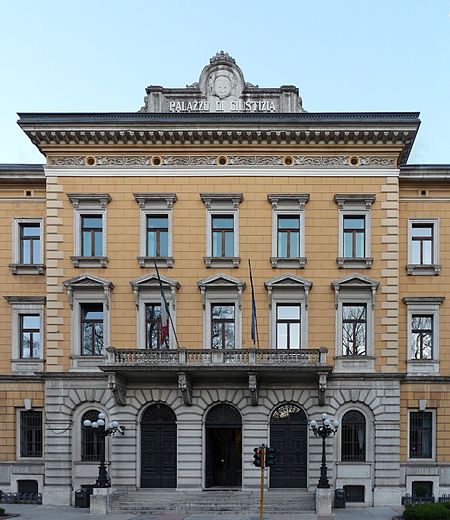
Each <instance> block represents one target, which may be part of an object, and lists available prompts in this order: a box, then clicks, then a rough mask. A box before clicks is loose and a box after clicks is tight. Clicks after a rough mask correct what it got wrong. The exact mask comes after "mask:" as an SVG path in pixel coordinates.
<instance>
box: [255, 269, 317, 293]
mask: <svg viewBox="0 0 450 520" xmlns="http://www.w3.org/2000/svg"><path fill="white" fill-rule="evenodd" d="M312 284H313V283H312V282H311V281H310V280H306V278H302V277H301V276H297V275H296V274H292V273H286V274H282V275H279V276H275V277H274V278H271V279H270V280H267V281H266V282H264V285H265V286H266V287H267V288H268V289H269V288H271V289H278V288H279V289H310V288H311V287H312Z"/></svg>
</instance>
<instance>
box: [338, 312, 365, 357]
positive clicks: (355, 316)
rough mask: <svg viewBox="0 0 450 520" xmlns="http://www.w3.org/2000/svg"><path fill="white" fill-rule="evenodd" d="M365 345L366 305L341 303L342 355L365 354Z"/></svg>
mask: <svg viewBox="0 0 450 520" xmlns="http://www.w3.org/2000/svg"><path fill="white" fill-rule="evenodd" d="M366 347H367V312H366V305H365V304H363V305H353V304H351V303H350V304H347V303H344V304H343V305H342V355H344V356H365V355H366V353H367V352H366Z"/></svg>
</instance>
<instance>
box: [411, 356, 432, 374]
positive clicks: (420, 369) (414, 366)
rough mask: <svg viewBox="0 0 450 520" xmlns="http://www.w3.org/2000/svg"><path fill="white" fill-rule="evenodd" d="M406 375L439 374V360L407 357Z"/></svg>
mask: <svg viewBox="0 0 450 520" xmlns="http://www.w3.org/2000/svg"><path fill="white" fill-rule="evenodd" d="M407 370H408V375H421V374H439V361H437V360H436V359H409V360H408V361H407Z"/></svg>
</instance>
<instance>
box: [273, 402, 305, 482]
mask: <svg viewBox="0 0 450 520" xmlns="http://www.w3.org/2000/svg"><path fill="white" fill-rule="evenodd" d="M307 433H308V423H307V419H306V415H305V413H304V412H303V410H301V408H299V407H298V406H296V405H291V404H287V405H283V406H282V407H280V408H278V409H277V410H275V412H274V413H273V415H272V419H271V422H270V447H271V448H275V449H276V464H275V465H274V466H272V467H271V468H270V487H271V488H306V487H307V485H308V482H307V468H308V457H307V449H308V437H307Z"/></svg>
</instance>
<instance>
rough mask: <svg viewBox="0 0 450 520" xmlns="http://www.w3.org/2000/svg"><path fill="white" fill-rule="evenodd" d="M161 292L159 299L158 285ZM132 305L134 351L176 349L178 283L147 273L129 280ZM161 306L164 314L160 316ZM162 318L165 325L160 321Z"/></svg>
mask: <svg viewBox="0 0 450 520" xmlns="http://www.w3.org/2000/svg"><path fill="white" fill-rule="evenodd" d="M159 280H161V286H162V290H163V293H164V299H165V302H164V301H163V299H162V297H161V286H160V282H159ZM130 285H131V286H132V288H133V292H134V297H135V304H136V313H137V319H136V338H137V348H142V349H166V348H175V347H176V346H177V338H176V335H175V334H176V292H177V291H178V289H179V288H180V284H179V283H178V282H177V281H176V280H172V279H171V278H168V277H166V276H163V275H160V276H159V279H158V276H157V274H156V273H154V274H148V275H145V276H141V277H139V278H136V279H135V280H131V281H130ZM162 305H164V307H165V308H166V313H165V314H164V313H161V306H162ZM167 311H168V312H167ZM162 318H164V319H165V323H163V322H162Z"/></svg>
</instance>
